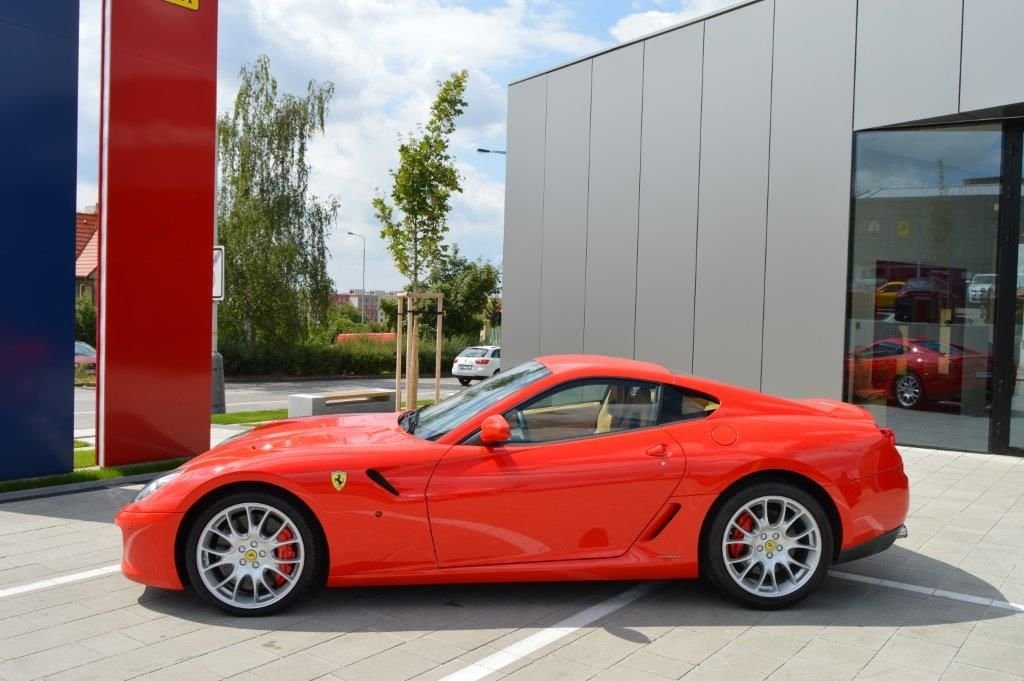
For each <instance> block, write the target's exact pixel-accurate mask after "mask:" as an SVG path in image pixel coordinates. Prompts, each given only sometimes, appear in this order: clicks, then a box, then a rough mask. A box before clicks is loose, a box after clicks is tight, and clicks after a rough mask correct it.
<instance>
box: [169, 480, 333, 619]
mask: <svg viewBox="0 0 1024 681" xmlns="http://www.w3.org/2000/svg"><path fill="white" fill-rule="evenodd" d="M240 504H262V505H265V506H268V507H271V508H272V509H275V510H277V511H279V512H280V513H283V514H284V515H285V516H287V519H288V520H290V521H291V523H292V526H293V527H294V529H295V531H296V532H297V533H298V535H299V538H300V539H301V545H300V550H301V551H302V552H303V553H304V555H303V556H302V565H301V568H300V570H301V571H300V573H299V576H298V578H297V579H296V580H295V583H294V584H293V585H292V586H291V588H290V590H288V591H287V592H286V593H284V594H283V595H282V596H281V597H280V598H279V599H278V600H275V601H273V602H270V603H267V604H266V605H251V606H249V607H239V606H236V605H233V604H231V603H228V602H226V601H224V600H222V599H221V598H220V597H218V596H217V595H216V594H214V593H213V591H211V590H210V587H209V586H207V584H206V583H205V582H204V580H203V578H202V576H201V574H200V568H199V565H198V562H199V558H198V556H197V554H198V547H199V541H200V539H201V537H202V535H203V533H204V530H205V529H206V526H207V525H208V524H209V523H210V522H211V520H213V519H214V518H215V517H216V516H217V515H218V514H220V513H221V512H222V511H224V510H226V509H230V508H232V507H234V506H238V505H240ZM254 524H255V523H254ZM278 531H279V529H273V530H272V532H271V534H270V535H269V536H268V539H267V541H271V540H272V539H276V538H280V535H278V534H277V533H278ZM249 539H250V537H246V541H248V540H249ZM267 550H268V551H270V552H271V553H272V554H273V553H274V551H271V550H270V549H269V548H268V549H267ZM254 555H255V554H254ZM323 556H324V547H323V545H322V539H321V536H320V533H319V532H318V531H317V530H316V528H315V527H314V524H313V521H312V520H311V518H310V514H309V511H308V510H307V509H306V508H305V507H303V506H301V505H298V504H296V503H295V502H294V501H292V500H290V499H288V498H287V497H285V496H284V495H281V494H275V493H273V492H267V491H263V490H251V491H239V492H234V493H231V494H228V495H225V496H223V497H220V498H218V499H216V500H215V501H213V502H212V503H210V504H209V505H207V506H206V508H204V509H203V510H202V511H201V512H200V513H198V514H197V515H196V516H195V517H194V518H193V519H192V525H191V527H190V528H189V529H188V537H187V539H186V542H185V555H184V556H183V560H184V561H185V570H186V572H187V573H188V577H189V581H190V582H191V584H192V588H193V589H195V590H196V592H197V593H198V594H199V595H200V596H202V597H203V598H204V599H206V600H207V601H209V602H210V603H212V604H213V605H215V606H217V607H218V608H220V609H222V610H224V611H225V612H228V613H230V614H232V615H238V616H242V617H257V616H261V615H270V614H273V613H276V612H280V611H281V610H283V609H285V608H288V607H291V606H292V605H293V604H295V603H296V602H298V601H300V600H302V598H304V597H305V596H307V595H308V594H309V592H310V589H311V588H313V587H314V585H316V586H321V585H322V584H323V570H322V566H323ZM233 562H234V557H232V563H233ZM254 564H257V563H254ZM214 569H216V568H214ZM282 569H287V568H282ZM265 574H269V573H265ZM270 578H271V579H276V578H275V577H274V575H273V574H270ZM251 583H253V582H251ZM253 584H254V583H253ZM257 591H258V589H257Z"/></svg>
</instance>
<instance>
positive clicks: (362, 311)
mask: <svg viewBox="0 0 1024 681" xmlns="http://www.w3.org/2000/svg"><path fill="white" fill-rule="evenodd" d="M348 235H349V236H357V237H359V238H360V239H362V240H363V290H362V293H360V294H359V321H360V322H361V323H362V324H365V323H366V237H364V236H363V235H362V234H356V233H355V232H349V233H348Z"/></svg>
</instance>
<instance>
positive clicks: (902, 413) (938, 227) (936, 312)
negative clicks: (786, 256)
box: [845, 123, 1024, 451]
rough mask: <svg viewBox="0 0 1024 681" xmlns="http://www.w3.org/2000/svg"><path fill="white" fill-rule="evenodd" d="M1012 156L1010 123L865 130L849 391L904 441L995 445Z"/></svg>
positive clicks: (857, 192) (860, 144) (860, 147)
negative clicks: (1007, 165)
mask: <svg viewBox="0 0 1024 681" xmlns="http://www.w3.org/2000/svg"><path fill="white" fill-rule="evenodd" d="M1002 152H1003V125H1002V124H1001V123H982V124H968V125H957V126H931V127H926V128H919V129H898V130H880V131H871V132H862V133H858V134H857V136H856V144H855V156H854V163H855V165H854V195H853V219H852V227H851V229H852V234H851V240H850V280H849V288H848V305H847V309H848V320H847V324H848V326H847V348H846V353H847V354H846V358H845V363H846V366H845V370H846V382H845V385H846V396H845V397H846V399H847V400H848V401H850V402H854V403H857V404H862V405H864V406H865V407H866V408H867V409H869V410H870V411H871V412H872V414H873V415H874V417H875V420H876V421H877V422H878V424H879V425H885V426H889V427H891V428H893V429H894V430H895V431H896V434H897V437H898V438H899V441H900V442H901V443H904V444H914V445H921V446H930V447H941V448H950V449H962V450H973V451H987V450H988V449H989V447H990V438H991V435H992V434H991V431H992V426H991V420H992V417H993V407H992V405H993V402H992V397H993V385H994V383H993V376H994V363H995V357H994V353H995V347H996V340H997V333H996V313H997V310H996V300H997V297H996V284H997V281H999V280H1000V278H1001V276H1002V275H1001V271H1002V270H1001V269H1000V266H1001V265H1003V263H1002V262H1001V261H1000V259H999V258H998V257H997V254H998V250H999V249H998V248H997V244H998V237H999V235H1000V205H999V202H1000V194H1001V191H1000V190H1001V180H1000V178H1001V164H1002ZM1014 244H1015V247H1016V241H1015V242H1014ZM1009 271H1011V272H1013V273H1014V274H1011V279H1013V280H1014V283H1015V280H1016V278H1015V272H1016V265H1015V264H1014V265H1013V268H1012V270H1009ZM1015 293H1016V289H1015V288H1014V290H1013V294H1011V295H1014V294H1015ZM1004 359H1006V358H1004ZM1007 361H1010V360H1007ZM1019 406H1020V409H1021V415H1022V418H1024V401H1022V402H1021V404H1020V405H1019ZM1020 430H1022V431H1024V423H1022V427H1021V429H1020ZM1020 437H1021V439H1022V441H1024V432H1022V433H1021V434H1020Z"/></svg>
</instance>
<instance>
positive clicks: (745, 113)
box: [503, 0, 1024, 451]
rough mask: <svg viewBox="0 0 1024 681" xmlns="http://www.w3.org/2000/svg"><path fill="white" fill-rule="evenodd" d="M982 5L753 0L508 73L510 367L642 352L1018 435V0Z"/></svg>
mask: <svg viewBox="0 0 1024 681" xmlns="http://www.w3.org/2000/svg"><path fill="white" fill-rule="evenodd" d="M962 4H963V7H960V6H959V4H958V5H957V7H956V11H952V10H951V9H950V8H949V7H948V3H945V4H944V3H934V2H930V1H929V0H902V1H901V2H859V3H858V2H853V1H852V0H849V1H846V0H843V1H840V2H829V3H824V2H801V3H782V2H775V3H772V2H767V1H758V0H751V1H750V2H746V3H741V4H740V5H739V6H736V7H733V8H732V9H729V10H726V11H722V12H719V13H715V14H712V15H710V16H707V17H702V18H699V19H696V20H693V21H690V22H688V23H686V24H683V25H680V26H678V27H674V28H672V29H669V30H667V31H663V32H661V33H659V34H656V35H652V36H648V37H645V38H641V39H638V40H636V41H633V42H630V43H626V44H624V45H620V46H617V47H615V48H612V49H610V50H605V51H603V52H601V53H599V54H596V55H593V56H591V57H587V58H583V59H580V60H576V61H573V62H570V63H569V64H567V65H564V66H559V67H556V68H553V69H550V70H548V71H545V72H542V73H539V74H536V75H533V76H529V77H527V78H524V79H523V80H520V81H517V82H515V83H513V84H512V85H511V87H510V89H509V118H508V136H509V141H508V148H509V156H508V165H507V182H506V214H505V248H504V254H503V266H504V305H505V312H506V320H505V328H504V336H505V337H504V339H503V348H504V351H505V353H506V362H507V363H508V364H510V365H511V364H515V363H516V362H518V361H521V360H523V359H526V358H528V357H531V356H534V355H538V354H552V353H560V352H581V351H582V352H595V353H604V354H612V355H623V356H627V357H636V358H639V359H647V360H652V361H656V362H659V363H662V364H664V365H666V366H668V367H670V368H672V369H676V370H681V371H684V372H687V371H689V372H693V373H695V374H701V375H705V376H709V377H712V378H718V379H721V380H725V381H729V382H733V383H738V384H741V385H745V386H749V387H751V388H754V389H759V390H763V391H766V392H772V393H777V394H782V395H787V396H793V397H810V396H818V395H824V396H828V397H838V396H843V397H845V398H846V399H848V400H850V401H853V402H856V403H858V404H862V405H864V406H865V407H866V408H868V409H869V410H870V411H871V412H872V413H873V415H874V417H875V419H876V421H877V422H878V423H879V424H880V425H884V426H888V427H892V428H893V429H894V430H895V431H896V434H897V437H898V440H899V442H901V443H905V444H920V445H926V446H940V447H949V448H961V449H971V450H981V451H985V450H993V451H1008V450H1009V448H1010V447H1011V446H1024V389H1018V384H1017V378H1016V376H1017V375H1018V374H1020V375H1022V376H1024V371H1020V372H1018V371H1016V369H1015V368H1014V367H1015V366H1017V364H1019V363H1020V362H1021V361H1024V360H1021V353H1020V351H1019V349H1018V346H1019V345H1020V338H1021V336H1022V335H1024V334H1022V329H1021V327H1022V322H1021V321H1019V320H1020V319H1021V318H1022V317H1024V313H1022V312H1021V310H1020V308H1019V307H1018V306H1017V304H1016V300H1017V295H1016V294H1017V290H1018V289H1022V290H1021V297H1022V298H1024V281H1020V282H1018V275H1017V272H1024V261H1022V262H1021V264H1018V262H1017V261H1018V260H1020V259H1021V258H1019V257H1018V248H1019V246H1018V244H1020V243H1021V239H1020V225H1019V224H1017V219H1016V217H1015V216H1016V214H1017V206H1018V205H1019V202H1020V195H1021V187H1020V174H1021V168H1020V167H1019V164H1020V161H1019V158H1020V154H1019V150H1020V149H1021V148H1022V143H1024V122H1022V121H1024V119H1021V118H1016V117H1019V116H1024V105H1021V104H1019V102H1021V101H1024V100H1022V99H1021V97H1022V91H1021V89H1020V86H1019V84H1020V82H1021V81H1020V78H1019V74H1018V73H1017V72H1016V70H1015V64H1016V63H1017V61H1018V59H1017V56H1018V55H1017V54H1016V51H1015V47H1014V46H1015V45H1016V44H1017V43H1018V42H1019V41H1017V36H1016V33H1015V32H1014V31H1015V30H1016V29H1015V28H1014V27H1018V26H1020V25H1022V24H1024V3H982V2H972V3H962ZM960 10H963V11H960ZM994 37H998V39H995V38H994ZM979 121H983V122H979ZM1012 149H1016V150H1018V152H1017V155H1016V156H1010V155H1009V152H1008V150H1012ZM1004 158H1007V159H1016V160H1011V161H1009V162H1008V164H1004V162H1003V159H1004ZM1004 165H1006V167H1004ZM1014 166H1016V167H1014ZM1011 255H1012V257H1011ZM1022 255H1024V253H1022ZM1015 310H1016V312H1015ZM882 343H887V344H888V345H885V346H883V347H880V348H879V347H877V346H878V345H879V344H882ZM890 346H892V347H890ZM868 348H874V349H871V350H868ZM889 351H892V353H893V354H891V355H886V354H885V353H886V352H889ZM875 352H879V353H881V354H880V355H879V357H877V358H874V357H870V356H869V355H873V354H874V353H875ZM841 362H842V365H841ZM901 396H902V397H901ZM1018 403H1019V404H1018ZM1018 407H1019V409H1018ZM1018 411H1019V412H1020V413H1019V414H1018ZM1017 419H1021V421H1020V422H1019V423H1018V420H1017Z"/></svg>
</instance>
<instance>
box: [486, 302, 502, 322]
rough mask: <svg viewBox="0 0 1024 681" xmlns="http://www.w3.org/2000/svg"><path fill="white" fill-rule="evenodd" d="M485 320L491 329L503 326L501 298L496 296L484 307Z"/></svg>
mask: <svg viewBox="0 0 1024 681" xmlns="http://www.w3.org/2000/svg"><path fill="white" fill-rule="evenodd" d="M484 320H485V321H486V322H487V323H488V324H490V325H491V328H494V327H497V326H501V296H494V297H492V298H491V299H490V300H488V301H487V305H486V306H485V307H484Z"/></svg>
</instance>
